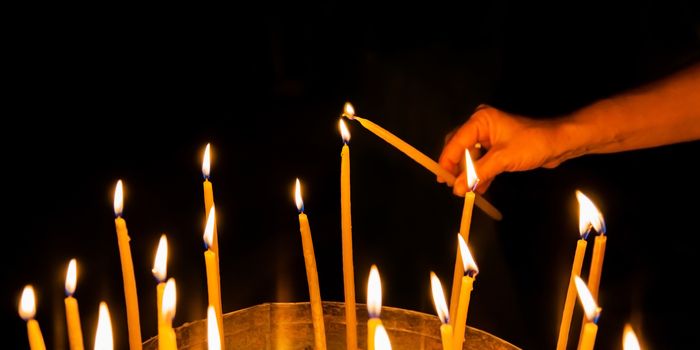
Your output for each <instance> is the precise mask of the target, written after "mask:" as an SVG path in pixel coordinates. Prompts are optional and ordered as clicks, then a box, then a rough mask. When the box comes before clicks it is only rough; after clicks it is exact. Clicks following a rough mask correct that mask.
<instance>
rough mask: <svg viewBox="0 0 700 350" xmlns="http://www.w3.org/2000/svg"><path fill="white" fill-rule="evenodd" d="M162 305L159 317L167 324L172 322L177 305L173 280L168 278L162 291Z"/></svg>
mask: <svg viewBox="0 0 700 350" xmlns="http://www.w3.org/2000/svg"><path fill="white" fill-rule="evenodd" d="M162 302H163V305H162V307H161V315H162V316H163V320H165V322H167V323H168V324H171V323H172V322H173V318H175V309H176V305H177V291H176V289H175V279H174V278H169V279H168V283H166V284H165V289H164V290H163V301H162Z"/></svg>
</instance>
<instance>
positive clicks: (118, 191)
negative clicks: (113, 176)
mask: <svg viewBox="0 0 700 350" xmlns="http://www.w3.org/2000/svg"><path fill="white" fill-rule="evenodd" d="M123 210H124V190H123V189H122V180H119V181H117V186H116V187H115V188H114V215H116V216H121V215H122V211H123Z"/></svg>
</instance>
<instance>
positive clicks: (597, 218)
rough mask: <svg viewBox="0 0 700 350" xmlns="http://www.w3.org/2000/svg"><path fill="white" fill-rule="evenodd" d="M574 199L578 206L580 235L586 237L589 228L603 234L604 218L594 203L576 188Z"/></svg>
mask: <svg viewBox="0 0 700 350" xmlns="http://www.w3.org/2000/svg"><path fill="white" fill-rule="evenodd" d="M576 199H577V200H578V206H579V214H578V217H579V219H578V230H579V233H581V237H583V238H586V237H587V236H588V233H589V232H590V230H591V228H593V229H594V230H595V231H596V232H598V233H600V234H605V220H603V214H601V213H600V211H599V210H598V208H597V207H596V206H595V204H593V202H592V201H591V200H590V199H588V197H586V195H584V194H583V193H582V192H581V191H578V190H577V191H576Z"/></svg>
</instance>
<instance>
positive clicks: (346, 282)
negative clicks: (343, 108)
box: [339, 119, 357, 350]
mask: <svg viewBox="0 0 700 350" xmlns="http://www.w3.org/2000/svg"><path fill="white" fill-rule="evenodd" d="M339 125H340V133H341V135H342V136H343V150H342V151H341V152H340V158H341V165H340V221H341V228H342V246H343V286H344V288H345V341H346V344H347V348H348V349H349V350H356V349H357V315H356V314H355V272H354V270H353V260H352V220H351V215H350V147H348V142H350V132H349V131H348V129H347V127H346V126H345V123H344V122H343V120H342V119H341V120H340V123H339Z"/></svg>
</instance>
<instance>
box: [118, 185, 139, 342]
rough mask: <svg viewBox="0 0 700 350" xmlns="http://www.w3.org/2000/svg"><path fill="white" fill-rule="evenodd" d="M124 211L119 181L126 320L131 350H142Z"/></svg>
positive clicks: (120, 254)
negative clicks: (123, 216)
mask: <svg viewBox="0 0 700 350" xmlns="http://www.w3.org/2000/svg"><path fill="white" fill-rule="evenodd" d="M123 209H124V195H123V190H122V180H119V181H117V186H116V188H115V189H114V215H116V216H117V218H116V219H114V226H115V227H116V229H117V243H118V244H119V258H120V259H121V265H122V278H123V281H124V298H125V299H126V319H127V325H128V328H129V349H131V350H141V326H140V324H139V301H138V296H137V294H136V279H135V278H134V265H133V262H132V261H131V248H130V246H129V241H130V240H131V239H130V238H129V231H128V230H127V229H126V221H124V219H123V218H122V210H123Z"/></svg>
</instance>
